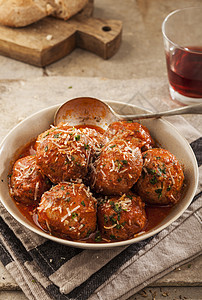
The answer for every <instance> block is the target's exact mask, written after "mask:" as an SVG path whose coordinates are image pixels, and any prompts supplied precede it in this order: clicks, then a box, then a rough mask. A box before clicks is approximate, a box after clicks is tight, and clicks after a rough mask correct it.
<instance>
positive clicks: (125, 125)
mask: <svg viewBox="0 0 202 300" xmlns="http://www.w3.org/2000/svg"><path fill="white" fill-rule="evenodd" d="M126 131H128V135H129V136H131V135H133V136H134V137H135V138H137V139H139V140H140V141H139V142H140V144H139V146H140V147H141V149H142V151H146V150H148V149H150V148H152V147H154V141H153V139H152V137H151V135H150V132H149V130H148V128H147V127H145V126H143V125H141V124H139V123H137V122H133V121H117V122H114V123H112V124H110V125H109V127H108V129H107V131H106V134H105V135H106V136H107V137H108V138H109V139H112V138H114V137H115V136H117V137H118V138H122V135H123V137H124V135H125V134H126V135H127V133H125V132H126ZM125 138H126V139H127V137H125Z"/></svg>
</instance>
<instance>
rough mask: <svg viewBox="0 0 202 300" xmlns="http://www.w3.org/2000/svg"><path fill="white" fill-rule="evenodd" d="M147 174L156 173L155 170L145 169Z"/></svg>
mask: <svg viewBox="0 0 202 300" xmlns="http://www.w3.org/2000/svg"><path fill="white" fill-rule="evenodd" d="M147 172H148V173H149V174H151V175H153V174H155V173H156V170H154V169H149V168H147Z"/></svg>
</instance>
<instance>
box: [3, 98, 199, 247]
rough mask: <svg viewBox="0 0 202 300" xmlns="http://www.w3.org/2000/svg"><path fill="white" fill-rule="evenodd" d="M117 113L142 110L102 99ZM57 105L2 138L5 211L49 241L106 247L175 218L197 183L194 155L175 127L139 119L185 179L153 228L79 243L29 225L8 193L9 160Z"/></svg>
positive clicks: (40, 129) (43, 125) (49, 118)
mask: <svg viewBox="0 0 202 300" xmlns="http://www.w3.org/2000/svg"><path fill="white" fill-rule="evenodd" d="M106 102H107V103H108V104H109V105H111V106H112V108H113V109H114V110H115V111H116V112H118V113H122V114H123V113H125V114H132V113H142V112H145V111H144V110H143V109H140V108H138V107H136V106H134V105H128V104H126V103H121V102H113V101H106ZM57 108H58V105H57V106H52V107H49V108H47V109H44V110H42V111H39V112H37V113H35V114H34V115H32V116H30V117H28V118H27V119H25V120H24V121H22V122H21V123H19V124H18V125H17V126H16V127H14V128H13V129H12V130H11V131H10V133H9V134H8V135H7V136H6V137H5V138H4V140H3V142H2V143H1V145H0V179H1V180H0V199H1V201H2V203H3V205H4V207H5V208H6V209H7V210H8V212H9V213H10V214H11V215H12V216H13V217H14V218H15V219H16V220H17V221H18V222H20V223H21V224H22V225H24V226H25V227H27V228H29V229H30V230H32V231H33V232H35V233H37V234H39V235H41V236H43V237H45V238H47V239H50V240H52V241H55V242H58V243H62V244H64V245H68V246H73V247H78V248H83V249H106V248H113V247H117V246H123V245H129V244H132V243H136V242H139V241H141V240H144V239H147V238H149V237H150V236H153V235H154V234H156V233H158V232H159V231H161V230H162V229H164V228H166V227H167V226H168V225H169V224H171V223H172V222H173V221H175V220H176V219H177V218H179V216H180V215H182V213H183V212H184V211H185V210H186V208H187V207H188V206H189V204H190V203H191V201H192V199H193V197H194V195H195V192H196V188H197V184H198V166H197V162H196V158H195V155H194V153H193V151H192V149H191V147H190V146H189V144H188V142H187V141H186V140H185V139H184V138H183V137H182V136H181V135H180V134H179V133H178V131H177V130H176V128H175V127H174V126H172V125H171V124H170V123H169V122H167V121H165V120H163V119H156V120H155V119H154V120H152V119H151V120H145V121H143V120H142V122H141V123H142V124H143V125H145V126H147V127H148V129H149V130H150V132H151V135H152V137H153V138H154V139H155V140H156V141H158V142H159V143H160V145H161V146H162V147H164V148H165V149H167V150H169V151H170V152H171V153H173V154H174V155H175V156H176V157H177V159H178V160H179V162H180V163H181V164H182V166H183V168H184V174H185V179H186V191H185V193H184V196H183V198H182V199H181V201H180V202H179V203H178V204H177V205H176V206H175V207H174V208H173V209H172V211H171V213H170V214H169V215H168V216H167V217H166V218H165V219H164V220H163V221H162V222H161V223H160V224H159V225H158V226H156V227H155V228H153V229H152V230H150V231H148V232H146V233H144V234H142V235H139V236H137V237H135V238H133V239H130V240H126V241H121V242H114V243H105V244H99V243H98V244H97V243H81V242H74V241H69V240H64V239H61V238H57V237H54V236H51V235H48V234H47V233H45V232H43V231H42V230H41V229H40V228H38V227H37V226H35V225H33V224H32V223H31V222H29V220H27V219H26V218H25V217H24V216H23V215H22V214H21V213H20V211H19V210H18V208H17V207H16V205H15V203H14V201H13V200H12V199H11V197H10V195H9V188H8V183H7V176H8V174H9V170H10V167H11V161H12V160H13V157H15V154H16V151H17V150H18V149H19V148H21V147H22V146H23V145H25V144H27V143H28V142H29V141H30V140H31V139H33V138H34V137H37V135H38V134H39V133H41V132H43V131H45V130H46V129H48V128H49V126H50V124H52V123H53V117H54V114H55V111H56V109H57Z"/></svg>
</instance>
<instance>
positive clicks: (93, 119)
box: [54, 97, 202, 128]
mask: <svg viewBox="0 0 202 300" xmlns="http://www.w3.org/2000/svg"><path fill="white" fill-rule="evenodd" d="M182 114H202V103H200V104H194V105H189V106H185V107H180V108H176V109H172V110H168V111H163V112H158V113H153V112H152V113H150V112H148V113H143V114H131V115H122V114H118V113H116V112H115V111H114V110H113V109H112V108H111V107H110V106H109V105H108V104H107V103H105V102H103V101H101V100H98V99H95V98H90V97H81V98H75V99H72V100H69V101H67V102H65V103H64V104H63V105H62V106H60V107H59V109H58V110H57V111H56V113H55V117H54V125H58V124H59V123H60V122H68V124H70V125H76V124H77V125H80V124H89V125H90V124H94V125H95V124H97V125H99V126H101V127H102V128H105V127H107V126H108V125H109V124H110V123H112V122H115V121H118V120H139V119H148V118H160V117H162V116H174V115H182Z"/></svg>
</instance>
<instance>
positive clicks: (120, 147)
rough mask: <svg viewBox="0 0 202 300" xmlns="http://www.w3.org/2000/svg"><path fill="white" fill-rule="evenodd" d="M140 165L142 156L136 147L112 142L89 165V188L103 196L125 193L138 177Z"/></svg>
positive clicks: (116, 141) (122, 141) (120, 142)
mask: <svg viewBox="0 0 202 300" xmlns="http://www.w3.org/2000/svg"><path fill="white" fill-rule="evenodd" d="M142 165H143V160H142V154H141V151H140V149H139V148H138V147H136V145H131V144H128V143H127V142H125V141H124V140H118V139H117V140H113V141H111V142H109V143H107V144H106V145H105V146H104V148H103V149H102V151H101V153H100V155H99V157H98V159H97V160H96V161H95V162H94V164H91V170H92V171H91V188H93V189H94V191H95V192H96V193H101V194H104V195H121V194H124V193H127V192H128V191H129V190H130V189H131V188H132V186H133V185H134V184H135V183H136V181H137V180H138V178H139V177H140V175H141V172H142Z"/></svg>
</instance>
